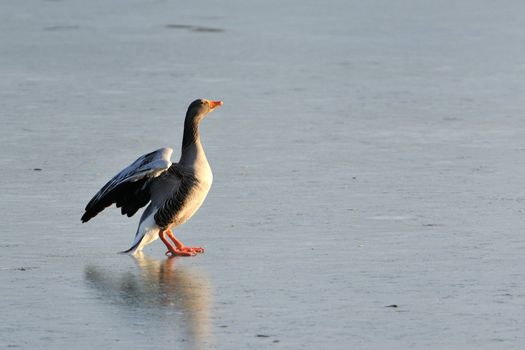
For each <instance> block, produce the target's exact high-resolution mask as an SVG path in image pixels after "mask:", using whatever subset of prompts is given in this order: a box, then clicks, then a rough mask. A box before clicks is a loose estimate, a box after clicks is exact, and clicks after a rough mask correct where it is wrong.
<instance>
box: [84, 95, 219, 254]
mask: <svg viewBox="0 0 525 350" xmlns="http://www.w3.org/2000/svg"><path fill="white" fill-rule="evenodd" d="M221 105H222V101H209V100H203V99H199V100H195V101H193V102H192V103H191V104H190V106H189V107H188V112H187V113H186V119H185V121H184V136H183V139H182V152H181V157H180V160H179V162H178V163H172V162H171V160H170V157H171V153H173V150H172V149H171V148H161V149H158V150H156V151H154V152H151V153H148V154H146V155H143V156H142V157H140V158H138V159H137V160H136V161H135V162H133V163H132V164H131V165H130V166H128V167H127V168H125V169H124V170H122V171H121V172H120V173H118V174H117V175H115V176H114V177H113V178H112V179H111V180H109V182H108V183H107V184H106V185H104V187H102V189H101V190H100V191H98V193H97V194H96V195H95V196H94V197H93V198H92V199H91V201H90V202H89V203H88V204H87V206H86V212H85V213H84V215H82V222H86V221H88V220H90V219H91V218H93V217H94V216H96V215H97V214H98V213H100V212H101V211H102V210H104V208H106V207H108V206H110V205H112V204H113V203H115V204H116V205H117V207H119V208H121V209H122V210H121V211H122V214H126V215H127V216H133V215H134V214H135V213H136V212H137V210H139V209H140V208H142V207H143V206H145V205H146V204H148V203H149V202H150V201H151V204H150V205H149V206H148V207H147V208H146V210H144V213H143V214H142V217H141V218H140V222H139V227H138V229H137V233H136V234H135V241H134V242H133V244H132V246H131V248H129V249H128V250H127V251H126V253H131V254H134V253H135V252H139V251H141V250H142V248H143V247H144V246H145V245H146V244H149V243H151V242H153V241H154V240H156V239H157V238H159V237H160V239H161V240H162V241H163V242H164V244H165V245H166V247H167V248H168V252H167V253H169V254H171V255H172V256H176V255H179V256H191V255H195V254H197V253H202V252H204V250H203V249H202V248H200V247H193V248H192V247H185V246H184V245H183V244H182V243H181V242H180V241H179V240H178V239H176V238H175V236H174V235H173V233H172V232H171V228H172V227H176V226H179V225H181V224H183V223H185V222H186V221H188V220H189V219H190V218H191V217H192V216H193V214H195V212H196V211H197V210H198V209H199V207H200V206H201V205H202V202H203V201H204V199H205V198H206V195H207V194H208V191H209V190H210V187H211V183H212V180H213V176H212V173H211V168H210V165H209V164H208V161H207V159H206V155H205V154H204V148H203V147H202V144H201V139H200V136H199V124H200V122H201V121H202V120H203V119H204V117H205V116H206V115H207V114H208V113H210V112H211V111H213V110H214V109H215V108H217V107H219V106H221ZM165 235H166V236H167V237H168V238H169V239H170V240H171V241H172V242H173V244H175V246H173V244H171V243H170V241H168V239H167V238H166V237H165Z"/></svg>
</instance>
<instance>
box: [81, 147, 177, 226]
mask: <svg viewBox="0 0 525 350" xmlns="http://www.w3.org/2000/svg"><path fill="white" fill-rule="evenodd" d="M172 153H173V149H171V148H168V147H166V148H160V149H158V150H156V151H154V152H151V153H148V154H145V155H143V156H142V157H140V158H138V159H137V160H136V161H134V162H133V163H132V164H131V165H129V166H128V167H127V168H125V169H123V170H122V171H121V172H119V173H118V174H117V175H115V176H114V177H113V178H112V179H111V180H109V182H108V183H107V184H105V185H104V187H102V188H101V189H100V191H98V192H97V194H96V195H95V196H94V197H93V198H92V199H91V200H90V201H89V203H88V204H87V205H86V212H85V213H84V215H82V218H81V220H82V222H87V221H88V220H90V219H91V218H93V217H95V216H96V215H97V214H98V213H100V212H101V211H102V210H104V209H105V208H106V207H109V206H110V205H111V204H113V203H115V204H116V205H117V208H121V212H122V215H124V214H126V215H127V216H133V215H134V214H135V213H136V212H137V210H139V209H140V208H142V207H143V206H145V205H146V204H148V202H149V201H150V199H151V195H150V191H149V186H150V184H151V182H152V181H153V180H154V179H155V178H157V177H158V176H160V175H161V174H163V173H164V172H166V171H167V170H168V169H169V167H170V166H171V160H170V158H171V154H172Z"/></svg>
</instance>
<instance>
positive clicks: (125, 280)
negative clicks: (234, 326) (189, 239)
mask: <svg viewBox="0 0 525 350" xmlns="http://www.w3.org/2000/svg"><path fill="white" fill-rule="evenodd" d="M133 259H134V260H135V262H136V263H137V265H138V266H139V268H140V269H139V270H138V271H129V270H128V271H126V272H124V273H123V272H121V271H108V270H104V269H102V268H100V267H97V266H93V265H89V266H87V267H86V269H85V278H86V281H87V282H88V283H89V284H90V285H92V286H94V287H95V288H96V289H98V290H99V291H100V292H101V293H102V294H104V297H105V298H107V297H109V299H110V300H111V301H110V303H112V304H116V305H120V306H122V307H125V308H126V309H129V310H132V311H133V310H135V311H136V310H137V309H138V310H141V311H142V312H144V313H147V314H148V315H151V311H154V312H153V314H154V315H156V316H158V317H159V319H157V321H158V322H160V323H162V324H170V325H172V326H173V327H174V328H176V329H177V330H179V329H184V330H185V332H186V333H187V336H188V337H189V338H190V339H191V340H192V346H194V347H195V348H197V349H199V348H201V347H205V345H206V344H207V343H208V342H209V338H210V318H211V304H212V301H211V296H210V293H211V287H210V285H209V281H208V280H207V279H206V277H205V276H203V275H202V274H201V273H196V272H195V271H193V270H190V269H187V268H186V267H183V266H181V267H176V258H175V259H173V258H172V259H166V260H164V261H160V260H155V259H152V258H149V257H147V256H145V255H144V254H142V253H137V254H135V255H134V256H133ZM152 309H153V310H152ZM150 317H151V316H148V318H150Z"/></svg>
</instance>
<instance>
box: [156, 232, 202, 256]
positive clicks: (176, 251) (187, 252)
mask: <svg viewBox="0 0 525 350" xmlns="http://www.w3.org/2000/svg"><path fill="white" fill-rule="evenodd" d="M164 234H167V235H168V237H169V238H170V239H171V240H172V241H173V243H175V247H174V246H173V245H172V244H171V243H170V242H169V241H168V240H167V239H166V237H164ZM159 237H160V239H161V240H162V242H164V244H165V245H166V247H167V248H168V251H167V252H166V255H170V256H193V255H196V254H197V253H204V249H203V248H201V247H185V246H184V244H182V242H181V241H179V240H178V239H177V238H175V236H174V235H173V233H172V232H171V230H169V229H168V230H165V231H162V232H159Z"/></svg>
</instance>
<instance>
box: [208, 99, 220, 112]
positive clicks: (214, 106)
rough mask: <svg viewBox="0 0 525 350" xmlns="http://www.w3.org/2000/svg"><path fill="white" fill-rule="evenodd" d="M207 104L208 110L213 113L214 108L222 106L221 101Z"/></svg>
mask: <svg viewBox="0 0 525 350" xmlns="http://www.w3.org/2000/svg"><path fill="white" fill-rule="evenodd" d="M209 104H210V110H212V111H213V110H214V109H215V108H217V107H220V106H222V101H210V102H209Z"/></svg>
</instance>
